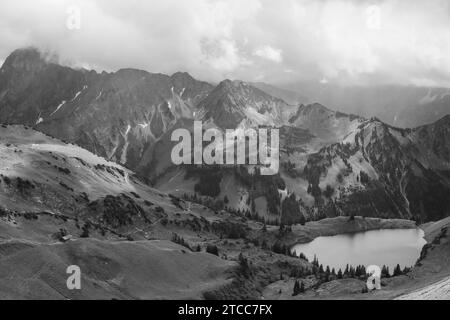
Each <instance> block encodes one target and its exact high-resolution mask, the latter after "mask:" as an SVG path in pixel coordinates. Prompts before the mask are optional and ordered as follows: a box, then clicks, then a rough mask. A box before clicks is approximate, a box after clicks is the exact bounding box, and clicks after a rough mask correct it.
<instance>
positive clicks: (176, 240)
mask: <svg viewBox="0 0 450 320" xmlns="http://www.w3.org/2000/svg"><path fill="white" fill-rule="evenodd" d="M172 242H174V243H176V244H179V245H181V246H183V247H185V248H187V249H189V250H190V251H193V250H192V249H191V246H190V245H189V243H187V242H186V241H185V240H184V238H183V237H180V236H179V235H178V234H176V233H174V234H173V235H172Z"/></svg>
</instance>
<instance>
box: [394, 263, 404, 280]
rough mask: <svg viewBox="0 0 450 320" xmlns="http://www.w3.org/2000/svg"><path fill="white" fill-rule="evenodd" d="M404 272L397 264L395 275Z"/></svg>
mask: <svg viewBox="0 0 450 320" xmlns="http://www.w3.org/2000/svg"><path fill="white" fill-rule="evenodd" d="M401 274H402V269H401V268H400V265H399V264H397V266H396V267H395V269H394V277H396V276H400V275H401Z"/></svg>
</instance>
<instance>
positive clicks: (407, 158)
mask: <svg viewBox="0 0 450 320" xmlns="http://www.w3.org/2000/svg"><path fill="white" fill-rule="evenodd" d="M352 138H354V139H353V141H350V140H348V141H347V143H346V144H342V143H339V144H334V145H332V146H328V147H325V148H323V149H321V150H320V151H319V152H318V153H316V154H312V155H311V156H310V157H309V159H308V165H307V166H306V167H305V173H306V174H307V177H308V181H309V183H310V184H311V186H312V189H313V190H317V188H320V189H319V191H320V190H324V189H326V187H327V186H331V187H332V188H333V190H335V191H334V194H333V196H332V197H331V199H332V200H334V203H333V205H336V206H337V208H338V211H342V212H347V213H348V212H351V211H355V214H358V212H359V211H366V213H367V212H368V213H369V214H370V215H375V216H386V217H394V216H397V217H398V216H399V217H403V218H415V219H418V220H421V219H425V220H433V219H439V218H442V217H445V216H447V215H448V213H449V209H450V207H449V205H450V201H449V199H448V194H450V179H449V177H450V176H449V172H450V162H449V157H448V153H447V151H446V150H448V146H449V140H448V138H449V137H448V120H447V119H442V120H441V121H438V122H437V123H435V124H432V125H429V126H424V127H421V128H418V129H414V130H410V129H399V128H394V127H391V126H388V125H386V124H384V123H382V122H380V121H378V120H376V119H373V120H369V121H365V122H364V123H363V124H361V125H360V126H359V127H358V129H357V131H356V132H355V134H354V135H353V137H352ZM336 172H338V173H337V174H336ZM314 196H315V198H316V200H323V197H322V193H321V192H316V193H315V194H314Z"/></svg>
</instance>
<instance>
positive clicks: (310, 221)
mask: <svg viewBox="0 0 450 320" xmlns="http://www.w3.org/2000/svg"><path fill="white" fill-rule="evenodd" d="M258 87H259V88H257V87H256V86H253V85H251V84H249V83H246V82H243V81H230V80H224V81H222V82H221V83H219V84H218V85H216V86H214V85H212V84H209V83H206V82H203V81H199V80H196V79H194V78H192V77H191V76H190V75H189V74H187V73H176V74H173V75H171V76H168V75H163V74H152V73H148V72H146V71H141V70H135V69H122V70H119V71H117V72H114V73H106V72H103V73H97V72H96V71H88V70H84V69H72V68H69V67H66V66H62V65H60V64H58V63H55V62H52V61H49V60H48V59H46V57H44V56H42V55H41V54H40V53H39V52H38V51H37V50H36V49H32V48H28V49H20V50H17V51H15V52H13V53H12V54H11V55H10V57H8V59H6V60H5V63H4V64H3V66H2V67H1V69H0V123H1V124H0V163H1V166H0V274H1V276H0V283H1V284H0V298H2V299H261V298H264V299H373V298H375V299H392V298H397V297H398V298H401V297H403V296H412V297H414V296H416V297H424V296H427V294H424V293H423V290H426V289H424V288H430V290H432V291H436V292H443V291H444V290H445V288H446V286H447V282H446V279H447V278H448V276H450V262H449V260H448V259H450V256H449V252H450V250H448V249H449V248H448V245H449V242H448V236H447V230H448V227H449V220H448V216H449V215H450V197H448V195H449V194H450V116H449V115H447V116H444V117H442V118H441V119H440V120H438V121H435V122H433V123H430V124H427V125H422V126H418V127H415V128H411V129H403V128H397V127H393V126H392V125H389V124H386V123H385V122H383V121H381V120H379V119H377V118H369V119H368V118H364V117H362V116H357V115H352V114H345V113H342V112H339V111H333V110H330V109H328V108H327V107H325V106H323V105H321V104H319V103H311V104H298V105H295V104H292V105H291V104H288V103H286V102H285V101H283V100H282V99H280V98H276V97H273V96H272V95H270V94H268V93H266V92H264V90H263V89H264V88H265V86H262V85H261V84H259V85H258ZM261 88H262V89H261ZM269 89H270V90H271V91H272V90H274V89H273V88H269ZM285 94H289V95H290V96H291V97H292V99H296V98H299V97H295V95H292V93H289V92H285ZM196 121H202V122H203V125H204V129H205V130H208V129H211V130H216V131H217V132H218V133H219V134H223V133H224V132H225V130H226V129H236V130H250V129H254V130H257V129H265V128H272V129H278V130H279V134H280V141H279V142H280V143H279V147H280V148H279V149H280V154H279V160H280V170H279V173H278V174H275V175H264V174H262V173H261V170H263V169H264V166H263V165H261V164H258V165H244V166H241V165H235V164H234V163H233V164H228V165H221V166H219V165H218V164H216V165H208V166H207V165H202V164H197V165H175V164H174V163H173V162H172V159H171V152H172V150H173V147H174V146H175V144H176V142H174V141H171V135H172V133H173V132H174V131H175V130H177V129H182V130H185V131H186V132H187V133H193V132H194V131H195V126H194V123H195V122H196ZM417 227H420V228H421V229H422V230H423V231H424V233H425V239H426V240H427V244H426V245H425V246H424V248H423V250H422V253H421V256H420V258H419V260H418V262H417V263H416V264H415V266H414V267H413V268H412V269H411V270H401V272H400V273H398V274H397V275H396V276H394V277H389V278H386V279H383V282H382V285H383V289H382V290H380V291H377V292H370V293H363V291H364V288H365V274H362V273H361V269H360V268H357V267H359V266H352V271H349V272H346V273H344V274H343V275H342V276H339V275H338V274H337V271H338V270H334V271H335V272H332V271H331V270H327V266H324V265H321V263H320V261H310V259H309V260H308V259H306V258H305V257H297V256H294V255H293V254H292V253H291V249H292V247H293V246H294V245H295V244H299V243H309V242H311V241H313V240H314V239H316V238H318V237H324V236H334V235H341V234H354V233H357V232H364V231H369V230H386V229H390V230H394V229H415V228H417ZM73 264H75V265H79V266H80V268H81V270H82V274H83V276H82V285H83V289H82V290H81V291H70V290H68V289H67V288H66V277H67V275H66V273H65V271H66V268H67V266H69V265H73ZM354 268H357V270H358V272H356V270H355V269H354ZM296 286H298V288H297V289H296V290H295V292H293V291H294V288H295V287H296ZM300 286H302V287H303V291H302V290H300ZM442 288H444V289H442ZM300 291H302V292H300ZM430 296H433V295H430Z"/></svg>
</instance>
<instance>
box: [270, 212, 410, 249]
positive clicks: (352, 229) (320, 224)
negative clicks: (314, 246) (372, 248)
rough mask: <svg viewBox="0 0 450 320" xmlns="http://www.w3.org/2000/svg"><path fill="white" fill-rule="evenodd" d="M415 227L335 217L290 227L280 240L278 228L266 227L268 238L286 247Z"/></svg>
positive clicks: (396, 221) (397, 222)
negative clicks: (322, 238) (330, 238)
mask: <svg viewBox="0 0 450 320" xmlns="http://www.w3.org/2000/svg"><path fill="white" fill-rule="evenodd" d="M414 228H417V225H416V223H415V222H414V221H411V220H403V219H380V218H363V217H359V216H358V217H355V218H354V219H353V220H350V219H349V217H336V218H329V219H323V220H320V221H312V222H308V223H306V224H305V225H304V226H302V225H294V226H292V232H289V233H288V234H286V235H284V237H282V238H281V239H279V238H278V237H276V235H277V233H278V232H279V231H278V229H279V228H278V227H270V228H269V227H268V228H267V229H268V230H267V231H268V235H267V236H268V237H269V238H271V240H275V239H274V237H275V238H276V241H279V242H281V243H283V244H284V245H286V246H289V247H292V246H294V245H296V244H302V243H308V242H311V241H312V240H314V239H315V238H317V237H325V236H335V235H339V234H348V233H357V232H364V231H369V230H381V229H414Z"/></svg>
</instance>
